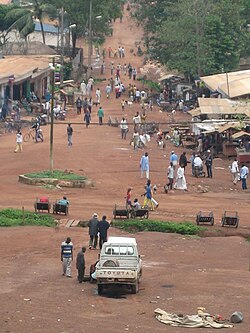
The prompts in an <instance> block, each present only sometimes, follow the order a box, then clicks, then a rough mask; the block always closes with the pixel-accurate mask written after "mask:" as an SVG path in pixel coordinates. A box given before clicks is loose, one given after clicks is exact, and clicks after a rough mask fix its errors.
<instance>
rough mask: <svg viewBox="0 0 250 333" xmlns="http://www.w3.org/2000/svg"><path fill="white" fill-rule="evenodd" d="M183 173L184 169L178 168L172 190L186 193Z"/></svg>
mask: <svg viewBox="0 0 250 333" xmlns="http://www.w3.org/2000/svg"><path fill="white" fill-rule="evenodd" d="M184 172H185V169H184V167H183V166H182V165H181V166H179V168H178V170H177V176H176V182H175V184H174V188H175V189H176V190H184V191H187V182H186V178H185V174H184Z"/></svg>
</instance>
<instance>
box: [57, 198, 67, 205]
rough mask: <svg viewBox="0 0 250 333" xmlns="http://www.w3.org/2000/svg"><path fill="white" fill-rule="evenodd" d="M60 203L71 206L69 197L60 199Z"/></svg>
mask: <svg viewBox="0 0 250 333" xmlns="http://www.w3.org/2000/svg"><path fill="white" fill-rule="evenodd" d="M58 203H59V204H60V205H65V206H68V205H69V200H68V199H67V197H63V198H62V199H60V200H59V201H58Z"/></svg>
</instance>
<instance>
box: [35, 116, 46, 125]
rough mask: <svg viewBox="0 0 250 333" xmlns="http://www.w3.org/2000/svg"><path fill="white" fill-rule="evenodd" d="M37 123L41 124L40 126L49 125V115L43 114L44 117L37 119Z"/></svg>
mask: <svg viewBox="0 0 250 333" xmlns="http://www.w3.org/2000/svg"><path fill="white" fill-rule="evenodd" d="M36 120H37V122H39V124H40V125H41V126H42V125H47V123H48V119H47V115H46V114H42V115H38V116H37V118H36Z"/></svg>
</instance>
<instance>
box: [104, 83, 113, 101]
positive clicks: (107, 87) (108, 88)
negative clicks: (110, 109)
mask: <svg viewBox="0 0 250 333" xmlns="http://www.w3.org/2000/svg"><path fill="white" fill-rule="evenodd" d="M105 90H106V96H107V99H109V97H110V93H111V91H112V88H111V85H110V84H108V85H107V86H106V89H105Z"/></svg>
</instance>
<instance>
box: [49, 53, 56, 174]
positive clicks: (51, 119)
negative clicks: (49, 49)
mask: <svg viewBox="0 0 250 333" xmlns="http://www.w3.org/2000/svg"><path fill="white" fill-rule="evenodd" d="M50 81H51V104H50V174H51V175H52V174H53V171H54V161H53V139H54V97H55V58H54V57H53V67H52V69H51V75H50Z"/></svg>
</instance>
